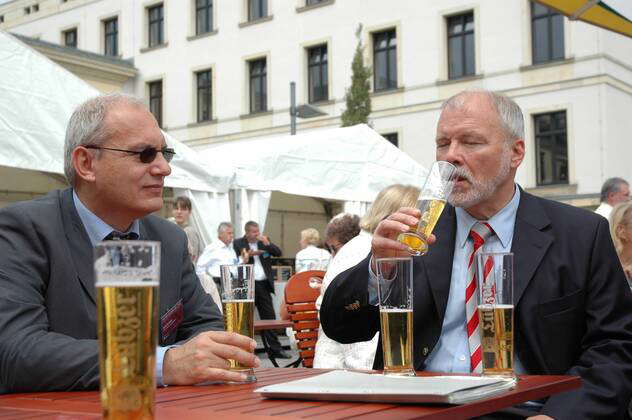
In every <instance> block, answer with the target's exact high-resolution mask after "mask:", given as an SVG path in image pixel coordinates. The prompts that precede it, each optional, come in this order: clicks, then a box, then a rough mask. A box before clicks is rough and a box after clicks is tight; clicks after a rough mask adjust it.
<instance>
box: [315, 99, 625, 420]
mask: <svg viewBox="0 0 632 420" xmlns="http://www.w3.org/2000/svg"><path fill="white" fill-rule="evenodd" d="M524 157H525V140H524V122H523V116H522V111H521V110H520V108H519V107H518V105H517V104H516V103H515V102H514V101H512V100H511V99H509V98H507V97H506V96H504V95H500V94H497V93H493V92H489V91H482V90H480V91H465V92H461V93H459V94H457V95H455V96H454V97H452V98H450V99H448V100H447V101H446V102H445V103H444V104H443V106H442V108H441V115H440V117H439V122H438V125H437V134H436V158H437V160H445V161H448V162H450V163H452V164H453V165H455V166H456V167H457V170H458V179H457V181H456V184H455V187H454V189H453V192H452V194H451V196H450V197H449V200H448V201H449V204H450V205H447V206H446V208H445V210H444V211H443V214H442V215H441V217H440V219H439V221H438V223H437V226H436V227H435V230H434V237H435V238H436V240H435V241H434V243H432V242H433V241H430V243H431V245H430V248H429V252H428V254H427V255H425V256H422V257H415V258H414V263H413V264H414V265H413V271H414V287H415V290H414V305H413V311H414V356H413V357H414V365H415V368H416V369H417V370H424V369H425V370H429V371H442V372H478V371H479V369H480V365H481V359H480V348H479V347H476V346H475V345H472V343H474V342H475V341H476V340H475V338H476V337H477V336H476V334H478V327H479V323H478V319H475V318H471V317H469V315H470V313H469V311H468V310H466V306H467V303H468V301H467V299H468V298H470V297H471V296H475V295H476V294H475V293H471V292H472V289H471V288H470V285H471V284H472V283H471V281H472V276H471V271H470V270H468V264H469V262H470V261H472V258H473V257H474V256H475V252H476V251H475V250H476V248H475V246H474V245H475V241H481V240H482V241H483V242H484V247H485V250H486V251H489V252H510V251H511V252H513V253H514V255H515V260H514V261H515V269H514V299H513V304H514V305H515V335H514V343H515V364H514V369H515V371H516V373H518V374H526V373H528V374H550V375H564V374H567V375H579V376H581V378H582V380H583V386H582V387H581V388H579V389H577V390H574V391H569V392H564V393H561V394H557V395H554V396H552V397H550V398H549V399H548V400H547V401H546V402H544V404H543V405H542V404H531V405H530V407H531V408H532V410H533V411H531V412H528V413H524V414H523V417H524V416H525V415H526V416H535V417H537V418H556V419H580V418H581V419H584V418H623V417H624V413H625V410H626V409H627V406H628V403H629V402H630V397H631V395H632V312H630V310H629V305H630V302H631V299H632V296H630V289H629V288H628V287H627V284H626V281H625V276H624V274H623V270H622V269H621V266H620V264H619V263H618V261H617V256H616V253H615V250H614V247H613V246H612V242H611V240H610V237H609V235H608V222H607V221H606V220H605V219H604V218H602V217H599V216H597V215H595V214H593V213H592V212H589V211H586V210H583V209H578V208H574V207H571V206H567V205H564V204H560V203H557V202H553V201H549V200H545V199H542V198H538V197H535V196H533V195H531V194H528V193H527V192H525V191H524V190H522V189H521V188H520V186H518V185H517V184H516V183H515V175H516V171H517V169H518V167H519V166H520V164H521V163H522V161H523V159H524ZM419 216H420V214H419V211H418V210H416V209H412V208H402V209H400V210H399V211H398V212H396V213H394V214H392V215H390V216H389V217H388V218H387V219H386V220H383V221H382V222H381V223H380V224H379V226H378V227H377V229H376V231H375V235H374V237H373V241H372V248H371V253H370V254H369V255H368V256H367V258H366V259H365V260H364V261H363V262H361V263H360V264H358V265H357V266H355V267H354V268H351V269H349V270H347V271H345V272H344V273H341V274H340V275H339V276H337V277H336V279H335V280H334V281H333V282H332V283H331V285H330V286H329V288H328V289H327V292H326V294H325V297H324V300H323V304H322V307H321V313H320V317H321V322H322V325H323V328H324V331H325V333H326V334H327V336H329V337H331V338H333V339H335V340H338V341H340V342H343V343H351V342H356V341H366V340H369V339H371V337H373V335H374V334H375V332H376V331H378V330H379V325H380V324H379V313H378V308H377V306H375V304H376V295H375V292H374V290H375V289H374V285H375V281H376V280H375V276H374V274H373V271H374V268H373V269H372V268H371V261H372V260H374V259H376V258H380V257H392V256H404V255H408V248H407V246H406V245H404V244H402V243H400V242H398V241H397V240H396V239H397V236H398V235H399V234H400V233H402V232H407V231H408V229H409V228H410V227H411V226H414V225H416V224H417V222H418V221H419ZM481 244H482V243H481V242H479V245H481ZM367 272H368V273H369V275H367ZM350 302H360V305H359V306H356V307H353V308H351V307H350V306H348V305H349V303H350ZM382 366H383V361H382V352H381V351H378V352H377V354H376V360H375V364H374V367H375V368H381V367H382ZM535 417H534V418H535ZM500 418H508V417H504V416H503V415H501V416H500ZM509 418H510V417H509Z"/></svg>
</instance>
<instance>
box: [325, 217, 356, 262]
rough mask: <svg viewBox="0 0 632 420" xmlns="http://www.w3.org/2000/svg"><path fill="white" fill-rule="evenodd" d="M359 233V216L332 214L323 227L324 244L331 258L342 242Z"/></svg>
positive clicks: (344, 242)
mask: <svg viewBox="0 0 632 420" xmlns="http://www.w3.org/2000/svg"><path fill="white" fill-rule="evenodd" d="M359 233H360V216H358V215H357V214H351V213H340V214H338V215H336V216H334V217H333V218H332V219H331V221H330V222H329V223H328V224H327V227H326V228H325V246H326V247H327V249H328V250H329V252H330V253H331V257H332V258H333V257H334V256H335V255H336V253H337V252H338V251H339V250H340V248H342V246H343V245H344V244H346V243H347V242H349V241H350V240H351V239H353V238H355V237H356V236H358V234H359Z"/></svg>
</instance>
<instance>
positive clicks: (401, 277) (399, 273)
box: [376, 257, 415, 376]
mask: <svg viewBox="0 0 632 420" xmlns="http://www.w3.org/2000/svg"><path fill="white" fill-rule="evenodd" d="M376 265H377V278H378V296H379V303H380V325H381V334H382V351H383V355H384V374H385V375H398V376H415V369H414V368H413V264H412V258H411V257H405V258H378V259H377V260H376Z"/></svg>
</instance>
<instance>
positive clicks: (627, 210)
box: [610, 201, 632, 288]
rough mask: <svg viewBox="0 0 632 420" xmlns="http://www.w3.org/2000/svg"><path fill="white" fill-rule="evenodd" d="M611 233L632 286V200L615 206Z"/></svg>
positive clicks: (611, 214)
mask: <svg viewBox="0 0 632 420" xmlns="http://www.w3.org/2000/svg"><path fill="white" fill-rule="evenodd" d="M610 235H611V236H612V241H613V242H614V247H615V249H616V250H617V254H618V255H619V260H620V261H621V265H622V266H623V271H624V272H625V277H626V278H627V280H628V284H629V285H630V287H631V288H632V202H630V201H626V202H624V203H620V204H617V205H616V206H615V207H614V209H613V210H612V213H610Z"/></svg>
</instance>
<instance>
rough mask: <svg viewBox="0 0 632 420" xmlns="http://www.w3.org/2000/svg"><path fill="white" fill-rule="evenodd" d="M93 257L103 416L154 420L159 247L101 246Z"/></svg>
mask: <svg viewBox="0 0 632 420" xmlns="http://www.w3.org/2000/svg"><path fill="white" fill-rule="evenodd" d="M94 258H95V259H94V273H95V280H96V283H95V286H96V292H97V315H98V319H97V322H98V339H99V371H100V380H101V405H102V406H103V417H104V418H106V419H118V418H121V419H122V418H126V419H127V418H137V419H150V418H153V416H154V396H155V392H156V376H155V375H156V346H157V345H158V286H159V279H160V243H159V242H148V241H107V242H100V243H98V244H97V246H96V247H95V251H94Z"/></svg>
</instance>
